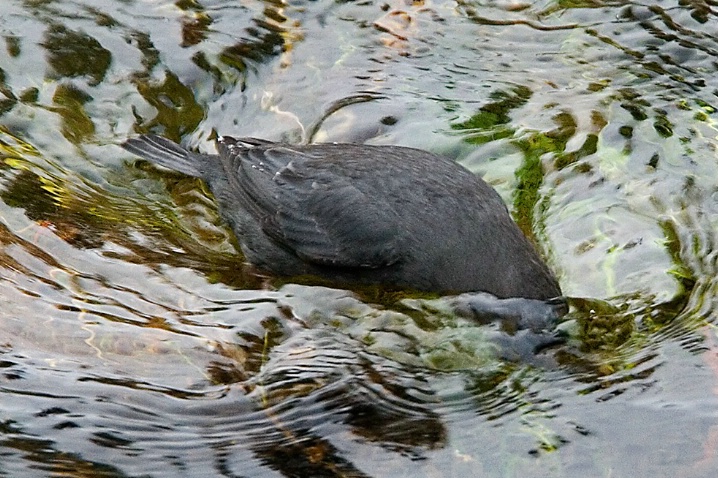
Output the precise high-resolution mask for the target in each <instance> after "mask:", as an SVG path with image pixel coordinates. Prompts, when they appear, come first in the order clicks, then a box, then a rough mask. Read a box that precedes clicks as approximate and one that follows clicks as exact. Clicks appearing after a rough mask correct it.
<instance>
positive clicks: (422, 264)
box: [123, 135, 561, 300]
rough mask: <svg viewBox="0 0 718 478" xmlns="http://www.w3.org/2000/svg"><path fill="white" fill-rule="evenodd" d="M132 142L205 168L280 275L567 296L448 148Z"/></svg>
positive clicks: (250, 247)
mask: <svg viewBox="0 0 718 478" xmlns="http://www.w3.org/2000/svg"><path fill="white" fill-rule="evenodd" d="M123 147H124V148H125V149H126V150H128V151H130V152H132V153H134V154H136V155H138V156H141V157H142V158H144V159H146V160H148V161H150V162H152V163H154V164H156V165H160V166H163V167H166V168H169V169H172V170H175V171H178V172H181V173H184V174H187V175H190V176H195V177H198V178H201V179H203V180H204V181H205V182H206V183H207V184H208V185H209V188H210V190H211V191H212V193H213V194H214V196H215V198H216V200H217V202H218V204H219V212H220V215H221V216H222V218H223V219H224V220H225V221H227V223H228V224H229V225H230V226H231V228H232V230H233V231H234V233H235V234H236V235H237V239H238V240H239V244H240V247H241V249H242V252H243V253H244V255H245V258H246V259H247V261H249V262H250V263H252V264H254V265H255V266H257V267H258V268H260V269H263V270H266V271H267V272H270V273H272V274H275V275H282V276H299V275H314V276H318V277H321V278H324V279H328V280H330V281H336V282H339V283H364V284H367V283H373V284H386V285H394V286H399V287H403V288H410V289H417V290H424V291H435V292H443V293H449V292H457V293H458V292H467V291H484V292H489V293H491V294H493V295H495V296H497V297H499V298H509V297H524V298H528V299H539V300H546V299H550V298H554V297H557V296H560V295H561V289H560V288H559V285H558V282H557V281H556V278H555V277H554V276H553V274H552V273H551V271H550V270H549V269H548V267H547V266H546V265H545V264H544V263H543V261H542V260H541V258H540V257H539V255H538V254H537V252H536V250H535V249H534V247H533V245H532V244H531V243H530V242H529V240H528V239H527V238H526V237H525V236H524V235H523V234H522V233H521V230H520V229H519V228H518V226H517V225H516V223H514V221H513V220H512V219H511V216H510V215H509V212H508V210H507V209H506V205H505V204H504V203H503V201H502V199H501V197H500V196H499V195H498V193H497V192H496V191H495V190H494V189H493V188H492V187H491V186H489V185H488V184H487V183H486V182H484V181H483V180H482V179H480V178H478V177H477V176H475V175H474V174H472V173H471V172H470V171H468V170H467V169H465V168H464V167H462V166H461V165H459V164H458V163H456V162H454V161H451V160H449V159H447V158H443V157H440V156H437V155H434V154H432V153H429V152H426V151H422V150H419V149H413V148H405V147H399V146H370V145H359V144H310V145H303V146H294V145H289V144H282V143H274V142H271V141H266V140H261V139H255V138H232V137H229V136H224V137H220V138H219V139H218V140H217V149H218V151H219V155H212V154H198V153H194V152H190V151H187V150H186V149H184V148H182V147H181V146H179V145H177V144H175V143H173V142H171V141H169V140H167V139H165V138H162V137H159V136H154V135H143V136H140V137H138V138H133V139H130V140H128V141H127V142H125V143H124V144H123Z"/></svg>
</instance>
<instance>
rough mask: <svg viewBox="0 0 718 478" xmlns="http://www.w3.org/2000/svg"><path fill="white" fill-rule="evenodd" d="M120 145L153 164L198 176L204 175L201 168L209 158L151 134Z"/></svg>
mask: <svg viewBox="0 0 718 478" xmlns="http://www.w3.org/2000/svg"><path fill="white" fill-rule="evenodd" d="M122 147H123V148H125V149H126V150H127V151H129V152H130V153H133V154H136V155H137V156H140V157H141V158H143V159H146V160H147V161H150V162H151V163H153V164H156V165H159V166H163V167H165V168H169V169H172V170H174V171H178V172H180V173H183V174H187V175H189V176H195V177H199V178H201V177H203V176H204V174H203V171H202V169H201V168H202V166H203V163H205V162H206V160H207V159H209V158H205V157H204V156H203V155H200V154H194V153H190V152H189V151H187V150H186V149H184V148H183V147H181V146H180V145H178V144H176V143H173V142H172V141H170V140H168V139H165V138H163V137H161V136H155V135H151V134H145V135H142V136H139V137H137V138H131V139H128V140H127V141H125V142H124V143H123V144H122ZM203 160H205V161H203Z"/></svg>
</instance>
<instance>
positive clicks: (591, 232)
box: [0, 0, 718, 477]
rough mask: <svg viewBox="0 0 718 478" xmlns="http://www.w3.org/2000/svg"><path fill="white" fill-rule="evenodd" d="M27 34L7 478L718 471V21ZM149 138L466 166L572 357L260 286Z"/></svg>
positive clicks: (435, 316) (5, 192)
mask: <svg viewBox="0 0 718 478" xmlns="http://www.w3.org/2000/svg"><path fill="white" fill-rule="evenodd" d="M6 3H7V5H5V4H4V5H3V9H4V10H3V15H2V16H0V27H1V28H0V31H1V32H2V38H0V45H2V46H4V48H0V158H2V161H0V476H13V477H23V476H33V477H34V476H107V477H119V476H153V477H154V476H397V477H401V476H412V477H415V476H666V474H669V475H671V476H713V475H714V474H715V472H716V471H718V462H717V458H716V457H717V456H718V453H717V452H716V448H715V446H714V443H715V440H714V438H713V437H715V436H716V423H715V419H716V417H715V412H714V410H715V408H716V405H717V403H716V402H718V398H717V397H716V394H715V388H716V386H715V384H716V381H718V365H717V364H716V360H715V357H717V356H718V355H717V354H718V345H716V344H718V340H717V339H716V332H715V331H716V328H715V323H714V322H715V321H714V319H713V317H714V308H715V306H714V303H715V298H716V297H717V296H718V291H717V290H716V287H718V285H717V284H718V282H717V281H716V279H715V277H716V276H717V275H718V274H717V272H718V271H717V270H716V265H715V257H714V256H715V252H714V249H715V247H714V244H715V243H716V238H715V231H716V230H718V228H717V227H716V226H717V224H716V220H715V217H716V214H715V212H716V211H717V210H718V206H717V203H716V197H717V193H716V191H718V182H717V181H716V175H715V160H716V149H717V148H716V139H715V138H716V124H715V116H716V107H715V102H716V98H715V92H716V91H718V83H717V82H718V75H717V74H716V73H717V72H716V69H717V67H716V65H717V64H718V63H717V62H716V57H717V56H718V41H717V40H716V36H715V31H714V30H715V22H716V18H715V17H716V15H715V10H716V5H714V4H712V3H711V2H702V1H681V2H677V1H665V2H654V4H651V5H648V4H646V5H644V4H635V3H627V2H614V1H605V2H603V1H586V2H569V3H566V2H535V3H516V2H501V1H500V2H489V3H486V2H475V1H459V2H447V1H441V0H439V1H434V0H432V1H429V0H423V1H414V2H405V1H403V0H401V1H390V2H386V3H377V4H374V3H371V2H330V1H322V0H320V1H314V2H305V1H302V0H298V1H291V2H284V1H278V0H265V1H255V0H249V1H245V2H241V3H238V2H234V1H229V0H227V1H211V2H209V1H203V0H197V1H179V2H169V1H166V0H149V1H140V0H127V1H124V2H114V1H110V0H99V1H96V0H93V1H87V0H72V1H71V0H67V1H44V2H37V1H34V2H30V1H21V0H9V1H7V2H6ZM148 131H151V132H155V133H159V134H163V135H165V136H167V137H169V138H171V139H173V140H177V141H180V140H182V141H183V142H184V143H185V144H187V145H188V146H191V147H198V148H201V149H206V150H211V149H212V148H213V146H212V142H211V139H212V138H213V137H214V136H215V135H216V134H218V133H221V134H235V135H255V136H259V137H262V138H266V139H272V140H279V139H285V140H289V141H293V142H309V141H355V142H365V141H366V142H372V143H377V144H403V145H407V146H414V147H420V148H425V149H429V150H432V151H434V152H437V153H442V154H446V155H449V156H451V157H453V158H456V159H457V160H458V161H461V162H462V163H463V164H465V165H466V166H468V167H469V168H472V169H473V170H474V171H476V172H477V174H482V175H483V176H484V177H485V178H486V179H487V180H488V181H490V182H491V183H492V184H493V185H494V186H495V187H496V188H497V189H498V190H499V192H500V193H501V194H502V196H503V197H504V199H505V200H506V202H507V204H509V205H510V209H511V210H512V212H513V213H514V215H515V217H516V219H517V222H518V223H519V224H520V226H521V227H522V229H523V230H524V231H525V232H526V233H527V234H528V235H529V236H531V237H533V239H534V240H535V241H536V242H537V244H539V247H540V248H541V249H542V251H543V252H544V255H545V257H546V258H547V259H548V262H549V263H550V264H551V266H552V267H553V268H554V269H555V270H557V271H558V272H559V275H560V276H561V284H562V287H563V290H564V291H565V292H566V294H567V295H568V296H570V298H571V299H570V303H571V312H570V313H569V315H568V316H567V317H566V318H565V321H564V322H563V323H562V324H560V325H559V329H560V330H561V331H562V332H563V333H564V334H565V335H566V338H565V341H564V342H563V343H555V341H553V336H552V335H550V336H547V335H542V334H541V333H538V334H537V333H533V332H531V331H526V330H523V331H518V332H517V331H512V330H507V328H506V327H505V326H504V325H505V324H503V325H502V324H498V323H491V324H484V325H482V324H479V323H477V322H476V321H472V320H471V319H470V318H466V317H462V316H461V315H460V314H456V313H454V312H452V310H451V308H450V307H449V305H450V304H451V301H450V299H446V298H434V299H432V300H428V299H425V298H417V297H409V298H407V297H403V296H401V295H392V293H391V292H390V291H359V293H358V294H357V293H353V292H348V291H341V290H336V289H331V288H327V287H319V286H309V285H297V284H282V282H281V281H280V280H278V279H276V278H270V277H266V276H264V275H262V274H261V272H260V271H256V270H254V269H253V268H251V267H249V266H247V265H245V264H243V263H242V257H241V255H240V254H238V253H237V250H236V248H235V238H233V237H232V236H231V234H230V233H229V232H228V230H227V229H226V228H225V227H224V225H223V224H222V223H221V221H220V220H219V218H218V216H217V213H216V209H215V205H214V201H213V199H212V198H211V197H210V196H209V195H208V193H207V191H206V190H205V188H204V186H203V185H202V184H201V183H199V182H198V181H196V180H194V179H191V178H186V177H183V176H181V175H177V174H173V173H168V172H165V171H157V170H154V169H151V168H148V167H146V165H144V164H141V163H137V164H136V163H134V158H129V157H128V156H127V154H126V153H125V152H124V151H122V150H121V149H120V148H119V147H117V146H116V145H117V144H118V143H119V142H121V141H123V140H124V139H125V138H126V137H127V136H128V135H131V134H134V133H136V132H148ZM467 260H471V258H467ZM477 266H480V265H477ZM665 450H675V452H674V453H668V454H667V453H664V451H665Z"/></svg>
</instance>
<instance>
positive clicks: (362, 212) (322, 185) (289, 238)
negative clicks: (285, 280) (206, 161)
mask: <svg viewBox="0 0 718 478" xmlns="http://www.w3.org/2000/svg"><path fill="white" fill-rule="evenodd" d="M220 155H221V156H222V159H223V161H224V162H225V168H226V170H227V172H228V174H229V176H230V179H229V185H230V194H232V195H234V196H235V197H238V198H240V201H241V202H242V205H243V206H244V207H245V208H246V209H247V211H248V212H249V213H250V214H251V215H252V216H253V217H254V218H255V219H256V220H258V221H259V222H260V223H261V225H262V229H263V231H264V232H265V233H266V234H267V235H268V236H269V237H271V238H272V239H273V240H275V241H276V242H278V243H279V244H281V245H282V246H284V247H286V248H288V249H290V250H292V251H293V252H294V253H295V254H296V255H297V256H298V257H300V258H301V259H303V260H305V261H307V262H311V263H315V264H319V265H325V266H333V267H347V268H356V267H359V268H378V267H383V266H387V265H390V264H394V263H396V262H397V261H399V260H400V259H401V252H402V250H403V249H402V243H403V240H402V237H401V236H402V234H401V231H400V228H399V226H398V222H399V221H398V217H397V214H396V212H394V211H393V209H391V208H389V207H388V206H387V205H385V204H381V203H379V201H378V200H377V199H376V198H375V197H373V195H371V194H367V193H365V192H364V191H362V190H361V189H360V188H359V187H357V185H356V184H353V182H352V180H351V179H350V178H347V177H344V176H341V175H340V174H337V172H336V171H332V170H331V168H330V167H329V166H327V164H328V162H327V161H326V158H313V157H312V156H311V155H309V154H306V153H303V152H301V151H297V150H293V149H291V148H288V147H284V146H278V145H277V146H272V145H266V144H265V145H261V146H260V147H250V148H245V147H242V146H238V145H236V144H235V145H234V146H233V145H231V144H229V142H225V145H224V146H220Z"/></svg>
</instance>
